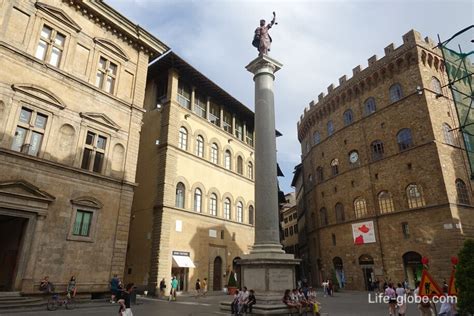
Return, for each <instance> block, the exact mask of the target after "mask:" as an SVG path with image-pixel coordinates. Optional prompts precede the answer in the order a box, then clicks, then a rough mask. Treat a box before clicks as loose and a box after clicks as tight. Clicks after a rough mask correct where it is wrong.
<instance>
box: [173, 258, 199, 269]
mask: <svg viewBox="0 0 474 316" xmlns="http://www.w3.org/2000/svg"><path fill="white" fill-rule="evenodd" d="M173 267H180V268H195V267H196V266H195V265H194V263H193V261H192V260H191V258H189V257H188V256H173Z"/></svg>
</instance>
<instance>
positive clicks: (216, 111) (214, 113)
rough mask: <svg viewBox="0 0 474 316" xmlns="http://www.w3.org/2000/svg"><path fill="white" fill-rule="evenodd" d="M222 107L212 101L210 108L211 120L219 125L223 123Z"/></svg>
mask: <svg viewBox="0 0 474 316" xmlns="http://www.w3.org/2000/svg"><path fill="white" fill-rule="evenodd" d="M220 117H221V109H220V107H219V106H218V105H216V104H213V103H211V106H210V108H209V121H210V122H211V123H212V124H214V125H217V126H220V125H221V119H220Z"/></svg>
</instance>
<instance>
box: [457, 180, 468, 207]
mask: <svg viewBox="0 0 474 316" xmlns="http://www.w3.org/2000/svg"><path fill="white" fill-rule="evenodd" d="M456 192H457V195H458V203H459V204H470V203H469V193H468V191H467V187H466V184H465V183H464V181H462V180H461V179H456Z"/></svg>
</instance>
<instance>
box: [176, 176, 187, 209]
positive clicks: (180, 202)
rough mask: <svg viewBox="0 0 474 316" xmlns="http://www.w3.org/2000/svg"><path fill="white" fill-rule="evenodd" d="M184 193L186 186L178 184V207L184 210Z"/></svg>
mask: <svg viewBox="0 0 474 316" xmlns="http://www.w3.org/2000/svg"><path fill="white" fill-rule="evenodd" d="M184 193H185V186H184V184H183V183H182V182H178V184H177V185H176V203H175V205H176V207H179V208H184Z"/></svg>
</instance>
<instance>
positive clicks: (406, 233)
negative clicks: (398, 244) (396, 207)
mask: <svg viewBox="0 0 474 316" xmlns="http://www.w3.org/2000/svg"><path fill="white" fill-rule="evenodd" d="M402 233H403V237H404V238H405V239H408V238H410V230H409V228H408V223H407V222H403V223H402Z"/></svg>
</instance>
